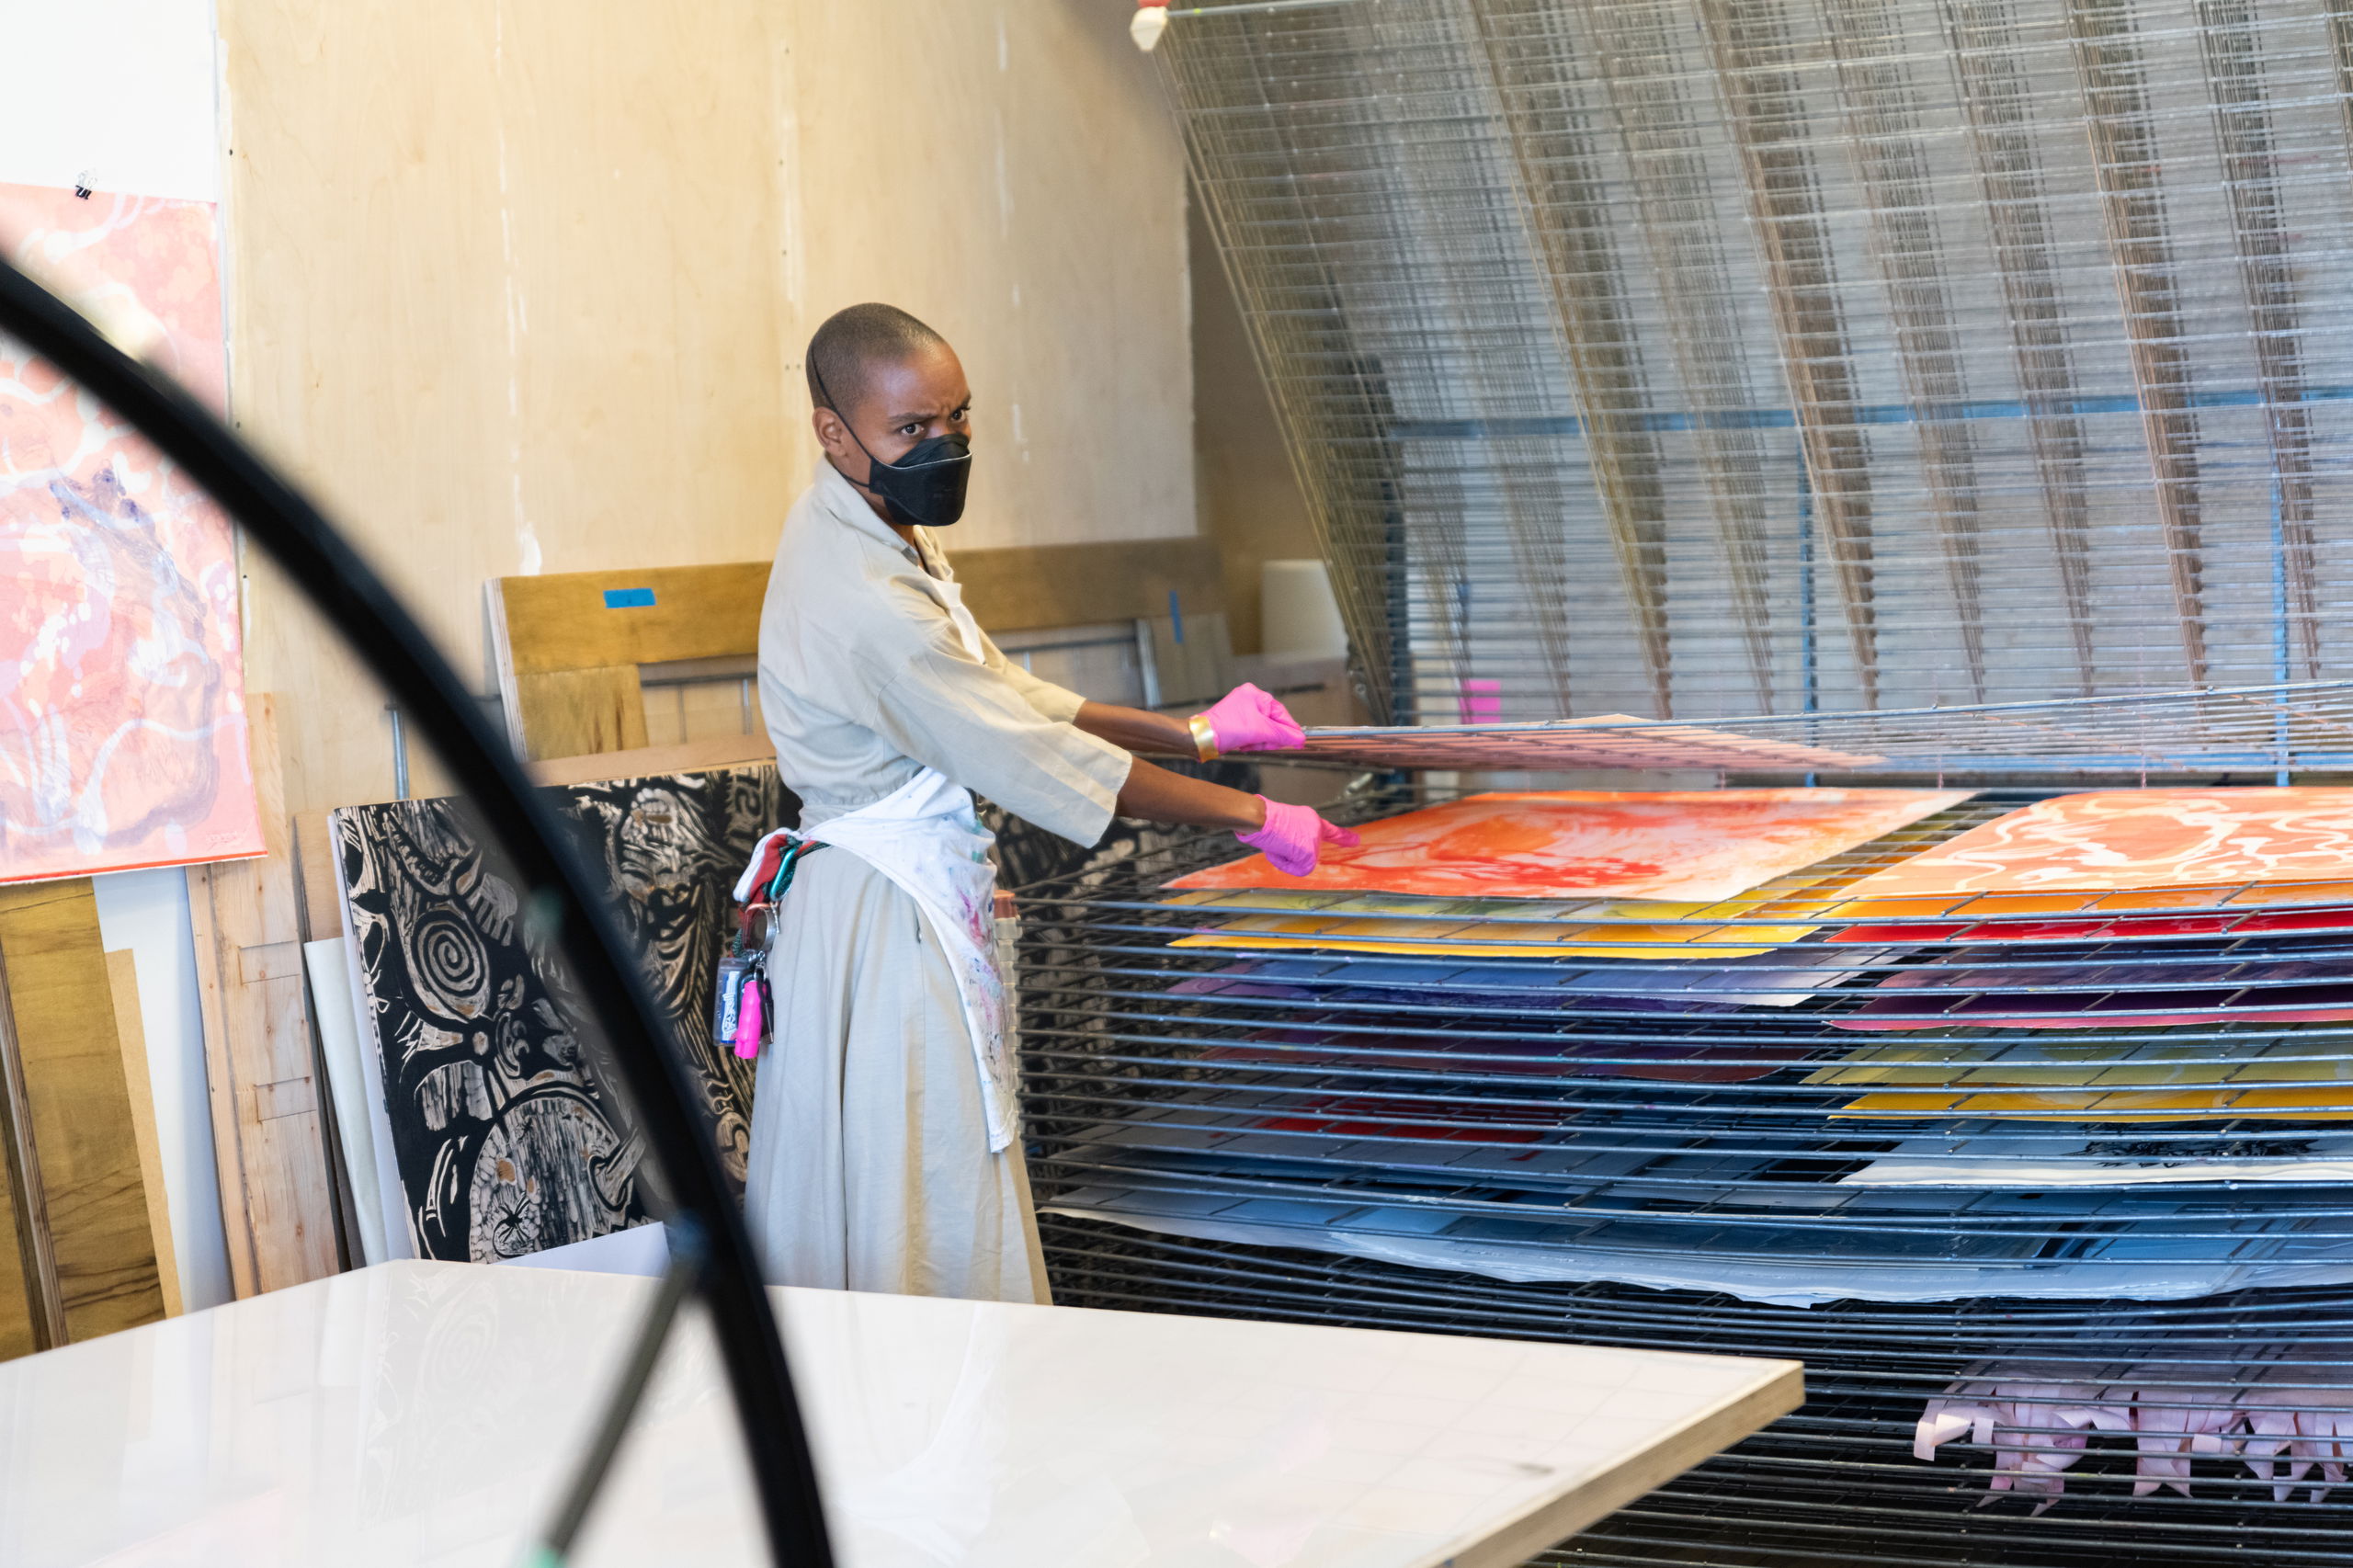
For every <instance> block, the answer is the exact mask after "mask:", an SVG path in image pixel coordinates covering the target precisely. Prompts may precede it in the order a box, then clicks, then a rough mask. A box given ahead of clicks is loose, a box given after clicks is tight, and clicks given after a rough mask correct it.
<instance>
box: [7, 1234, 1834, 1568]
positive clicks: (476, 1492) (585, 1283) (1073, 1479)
mask: <svg viewBox="0 0 2353 1568" xmlns="http://www.w3.org/2000/svg"><path fill="white" fill-rule="evenodd" d="M652 1289H653V1282H652V1281H650V1280H645V1279H631V1278H616V1277H613V1276H608V1275H595V1274H574V1273H565V1272H561V1271H555V1270H540V1269H506V1268H484V1267H473V1266H472V1265H467V1264H446V1263H395V1264H387V1265H384V1266H382V1267H376V1268H369V1269H364V1270H361V1271H359V1272H358V1273H353V1274H346V1275H343V1276H340V1277H338V1278H333V1279H325V1280H320V1281H318V1282H316V1283H314V1284H311V1285H305V1286H301V1287H299V1288H297V1289H294V1290H281V1291H278V1292H276V1293H275V1294H272V1295H267V1296H262V1297H258V1298H256V1299H255V1300H252V1301H242V1302H239V1303H237V1304H235V1305H233V1306H229V1307H223V1308H220V1309H217V1310H215V1311H212V1312H199V1313H195V1314H192V1315H190V1316H188V1317H183V1318H177V1319H174V1320H173V1321H171V1322H169V1323H164V1324H154V1325H153V1326H151V1327H147V1328H142V1329H134V1330H131V1332H128V1333H124V1334H118V1335H111V1336H109V1337H108V1338H104V1339H98V1340H94V1341H92V1342H91V1343H89V1344H87V1345H77V1346H69V1347H67V1348H65V1349H63V1350H57V1351H51V1352H50V1353H49V1354H46V1355H41V1356H35V1357H29V1358H25V1359H22V1360H18V1361H14V1362H9V1363H6V1364H5V1365H0V1564H5V1565H6V1568H67V1565H74V1568H81V1565H85V1564H88V1565H97V1564H105V1565H106V1568H133V1565H137V1568H161V1565H165V1564H171V1565H175V1568H176V1565H180V1564H199V1563H201V1564H215V1563H218V1564H232V1563H233V1564H237V1565H239V1568H273V1565H278V1564H283V1565H285V1568H296V1565H301V1568H362V1565H373V1564H385V1565H388V1568H389V1565H392V1564H400V1565H403V1568H409V1565H418V1564H437V1565H438V1564H468V1565H473V1564H481V1565H483V1568H511V1565H512V1564H513V1563H515V1562H516V1561H517V1556H518V1554H519V1552H520V1551H521V1549H522V1547H523V1545H524V1543H525V1541H526V1540H527V1539H528V1538H529V1535H530V1533H531V1530H532V1528H533V1527H534V1525H535V1524H536V1523H537V1522H538V1521H539V1520H540V1517H541V1516H542V1515H543V1513H544V1511H545V1510H546V1508H547V1507H548V1506H549V1503H550V1500H551V1498H552V1497H553V1495H554V1494H555V1493H556V1491H557V1489H558V1487H559V1486H560V1484H561V1483H562V1479H563V1474H564V1472H565V1471H566V1470H567V1468H568V1466H569V1464H570V1462H571V1460H573V1458H574V1455H575V1453H576V1452H577V1451H578V1449H579V1447H580V1445H581V1442H582V1440H583V1437H584V1429H585V1423H586V1422H587V1421H588V1419H589V1418H590V1416H591V1413H592V1412H593V1410H594V1409H595V1408H596V1406H597V1403H598V1402H599V1400H600V1398H601V1396H602V1394H603V1392H604V1391H605V1389H606V1387H607V1385H608V1380H609V1379H610V1377H611V1376H612V1373H613V1370H614V1366H615V1361H616V1358H617V1355H618V1352H619V1349H620V1345H621V1343H622V1342H623V1340H624V1338H625V1337H626V1335H627V1334H628V1333H629V1331H630V1330H631V1327H632V1326H633V1324H635V1321H636V1318H637V1315H638V1313H639V1312H640V1311H642V1303H643V1301H645V1300H646V1297H647V1294H648V1292H649V1291H650V1290H652ZM776 1295H777V1298H778V1300H779V1302H780V1305H781V1310H782V1313H783V1317H784V1321H785V1324H786V1336H787V1339H788V1341H789V1343H790V1346H791V1349H792V1354H793V1366H794V1372H795V1375H796V1378H797V1379H798V1381H799V1383H800V1387H801V1398H802V1401H803V1403H804V1405H805V1406H806V1408H807V1411H808V1414H809V1416H810V1424H811V1426H812V1429H813V1433H814V1437H815V1442H816V1446H817V1451H818V1461H819V1467H820V1470H821V1471H822V1473H823V1474H824V1480H825V1485H826V1492H827V1498H828V1508H829V1513H830V1517H831V1519H832V1522H833V1528H834V1532H835V1536H834V1539H835V1551H836V1553H837V1555H838V1557H839V1559H840V1561H841V1562H843V1563H844V1564H846V1565H847V1568H915V1565H946V1564H956V1565H959V1568H1146V1565H1149V1568H1174V1565H1183V1568H1420V1565H1425V1564H1427V1565H1432V1568H1435V1565H1438V1564H1452V1565H1454V1568H1483V1565H1486V1564H1507V1563H1514V1562H1520V1561H1522V1560H1523V1559H1525V1558H1526V1557H1527V1556H1529V1554H1530V1553H1532V1552H1534V1551H1539V1550H1541V1549H1542V1548H1543V1547H1545V1546H1547V1545H1549V1544H1551V1543H1552V1541H1554V1540H1558V1539H1560V1538H1562V1537H1564V1536H1567V1535H1570V1534H1572V1533H1574V1531H1575V1530H1577V1529H1579V1528H1583V1527H1584V1526H1586V1525H1587V1524H1590V1523H1591V1522H1593V1521H1594V1520H1595V1519H1597V1518H1598V1517H1601V1516H1602V1515H1604V1514H1607V1513H1608V1512H1609V1511H1610V1510H1611V1509H1613V1508H1616V1507H1618V1506H1621V1505H1622V1504H1624V1503H1626V1502H1628V1501H1630V1500H1631V1499H1632V1498H1634V1497H1636V1496H1639V1495H1640V1494H1643V1492H1645V1491H1647V1490H1649V1489H1650V1488H1652V1487H1654V1486H1655V1485H1657V1484H1659V1483H1661V1482H1663V1481H1665V1480H1666V1479H1668V1478H1669V1477H1671V1476H1673V1475H1675V1474H1676V1473H1677V1472H1678V1471H1682V1470H1684V1469H1686V1468H1688V1467H1689V1466H1690V1465H1692V1464H1695V1463H1697V1462H1698V1461H1699V1460H1702V1459H1705V1458H1706V1457H1707V1456H1709V1455H1710V1454H1712V1453H1714V1452H1716V1451H1717V1450H1719V1449H1722V1448H1724V1447H1725V1446H1727V1445H1729V1444H1731V1443H1732V1442H1733V1441H1735V1440H1737V1439H1738V1438H1739V1437H1742V1436H1743V1435H1745V1434H1746V1433H1748V1432H1750V1431H1753V1430H1755V1429H1756V1427H1758V1426H1762V1425H1764V1424H1765V1423H1766V1422H1768V1421H1770V1420H1771V1419H1773V1418H1774V1417H1775V1416H1777V1415H1780V1414H1782V1413H1783V1412H1785V1411H1787V1410H1790V1409H1791V1408H1793V1407H1794V1406H1795V1405H1796V1404H1797V1403H1798V1402H1799V1400H1800V1399H1801V1397H1802V1393H1801V1386H1800V1385H1801V1369H1800V1368H1799V1367H1798V1365H1797V1364H1796V1363H1795V1362H1791V1361H1767V1360H1748V1359H1735V1358H1728V1357H1716V1356H1682V1355H1672V1354H1666V1353H1652V1352H1639V1351H1628V1350H1610V1349H1597V1348H1592V1347H1587V1346H1562V1345H1540V1344H1531V1343H1526V1342H1521V1341H1516V1340H1500V1339H1467V1338H1453V1337H1448V1336H1440V1335H1415V1334H1392V1333H1382V1332H1376V1331H1372V1330H1367V1329H1343V1328H1316V1327H1302V1326H1297V1325H1291V1324H1258V1323H1244V1322H1237V1321H1232V1320H1226V1319H1216V1318H1193V1317H1176V1316H1170V1315H1162V1314H1158V1313H1147V1312H1086V1311H1075V1310H1071V1309H1062V1308H1049V1307H1017V1306H1004V1305H998V1304H995V1303H976V1302H971V1301H938V1300H928V1299H921V1298H914V1297H899V1296H866V1295H850V1294H846V1293H842V1292H836V1291H824V1290H779V1291H778V1292H776ZM681 1328H682V1332H681V1334H680V1335H679V1336H678V1337H677V1338H676V1339H675V1340H674V1341H673V1343H672V1346H671V1349H670V1353H669V1355H668V1357H667V1358H665V1363H664V1368H663V1370H662V1373H661V1374H660V1376H659V1377H658V1378H657V1380H656V1382H655V1384H654V1389H653V1391H652V1392H651V1394H650V1395H649V1399H648V1403H647V1405H646V1406H645V1408H644V1409H643V1411H642V1414H641V1415H640V1419H639V1424H638V1426H637V1427H636V1428H635V1430H634V1432H633V1434H632V1436H631V1439H630V1442H629V1445H628V1447H627V1448H626V1449H624V1450H623V1453H622V1457H621V1460H620V1464H619V1465H618V1466H617V1468H616V1471H615V1472H614V1475H613V1478H612V1480H611V1482H610V1483H609V1484H608V1489H607V1492H606V1494H605V1497H604V1499H603V1501H602V1503H601V1504H600V1505H599V1506H598V1511H597V1515H596V1516H595V1517H593V1518H592V1519H591V1521H590V1523H589V1527H588V1533H587V1539H586V1540H585V1541H584V1543H583V1550H582V1551H581V1552H580V1553H579V1555H578V1557H577V1559H576V1561H579V1562H585V1563H594V1564H612V1565H615V1568H618V1565H620V1564H624V1563H629V1564H646V1563H679V1564H691V1565H693V1568H731V1565H734V1564H745V1565H749V1564H755V1563H759V1562H764V1561H765V1557H764V1553H763V1548H762V1545H761V1539H760V1534H759V1530H758V1528H757V1524H756V1513H755V1510H754V1506H753V1504H752V1500H751V1494H750V1490H749V1486H748V1483H747V1481H746V1479H745V1471H744V1468H743V1462H742V1460H741V1457H740V1454H739V1451H738V1448H737V1445H736V1443H735V1441H734V1429H733V1411H732V1407H731V1405H730V1403H729V1402H728V1399H727V1395H726V1392H725V1389H724V1385H723V1383H722V1381H721V1380H720V1378H719V1377H718V1375H717V1369H716V1359H715V1356H714V1354H713V1350H712V1346H711V1341H710V1335H709V1333H708V1330H707V1328H706V1327H705V1326H704V1324H703V1322H702V1320H701V1318H700V1315H699V1313H692V1314H690V1315H689V1317H688V1321H686V1322H685V1323H684V1324H682V1325H681Z"/></svg>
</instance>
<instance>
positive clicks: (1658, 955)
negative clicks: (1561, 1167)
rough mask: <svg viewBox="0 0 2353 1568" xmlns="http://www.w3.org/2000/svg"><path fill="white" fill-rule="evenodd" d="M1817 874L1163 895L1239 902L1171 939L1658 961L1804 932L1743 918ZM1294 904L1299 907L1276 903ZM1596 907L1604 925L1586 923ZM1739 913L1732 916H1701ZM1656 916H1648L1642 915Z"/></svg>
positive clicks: (1747, 949) (1723, 954) (1713, 955)
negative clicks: (1403, 890) (1417, 891)
mask: <svg viewBox="0 0 2353 1568" xmlns="http://www.w3.org/2000/svg"><path fill="white" fill-rule="evenodd" d="M1820 881H1822V876H1821V873H1819V872H1814V871H1801V872H1798V873H1796V874H1794V875H1791V876H1787V877H1777V878H1775V879H1774V880H1773V881H1769V882H1768V883H1766V884H1765V885H1764V886H1762V887H1760V888H1756V889H1755V890H1753V891H1752V892H1745V893H1742V894H1740V895H1738V896H1736V897H1733V898H1723V899H1715V900H1711V901H1709V902H1706V903H1699V902H1693V901H1689V900H1685V901H1680V902H1677V901H1660V900H1642V901H1624V900H1621V901H1617V902H1608V901H1603V900H1596V899H1580V900H1560V901H1538V900H1531V899H1502V898H1465V899H1430V898H1415V897H1412V896H1410V895H1406V894H1399V893H1354V894H1347V893H1327V892H1285V891H1281V890H1255V891H1203V892H1188V893H1183V894H1179V895H1178V896H1177V897H1176V898H1173V899H1170V900H1168V901H1166V902H1168V903H1171V904H1182V905H1186V906H1188V907H1198V908H1203V909H1218V910H1227V909H1231V910H1246V911H1250V912H1251V913H1248V914H1244V915H1240V916H1239V917H1238V918H1235V919H1233V920H1229V921H1227V922H1226V923H1225V924H1223V925H1222V926H1218V927H1217V928H1216V929H1214V930H1211V931H1205V932H1201V933H1199V934H1198V935H1195V936H1190V937H1178V938H1177V939H1176V942H1175V943H1174V944H1172V945H1173V946H1176V947H1179V948H1239V949H1271V948H1321V949H1327V950H1331V951H1336V952H1357V953H1407V954H1411V953H1435V954H1444V955H1450V956H1457V957H1464V956H1476V957H1481V958H1630V959H1649V960H1662V961H1668V962H1677V961H1680V962H1688V961H1689V960H1693V959H1733V958H1749V957H1753V956H1755V955H1757V954H1760V953H1768V952H1771V951H1773V950H1774V949H1775V948H1776V947H1778V946H1779V945H1781V944H1783V943H1789V942H1800V941H1803V940H1804V939H1805V938H1806V937H1809V936H1811V935H1813V932H1814V930H1815V929H1816V927H1814V926H1767V925H1750V924H1747V922H1750V921H1759V920H1769V919H1771V918H1772V917H1773V916H1774V915H1778V914H1781V913H1784V912H1785V911H1784V909H1783V908H1782V907H1781V904H1782V903H1783V902H1784V901H1786V900H1788V899H1790V896H1791V895H1794V894H1796V893H1798V892H1801V891H1802V890H1803V889H1806V888H1810V887H1813V886H1814V885H1816V884H1817V883H1819V882H1820ZM1284 910H1296V911H1298V912H1299V913H1297V914H1286V913H1276V912H1278V911H1284ZM1595 916H1606V917H1607V918H1608V924H1595V923H1593V921H1594V917H1595ZM1712 920H1738V921H1741V922H1742V924H1740V925H1737V926H1711V925H1706V924H1702V922H1707V921H1712ZM1654 921H1655V922H1658V924H1655V925H1653V924H1648V923H1649V922H1654Z"/></svg>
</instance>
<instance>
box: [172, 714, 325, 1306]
mask: <svg viewBox="0 0 2353 1568" xmlns="http://www.w3.org/2000/svg"><path fill="white" fill-rule="evenodd" d="M250 712H251V716H252V721H253V723H252V729H253V737H254V742H253V744H254V781H255V785H256V793H257V794H258V796H259V798H260V802H261V820H262V836H263V840H264V842H265V843H266V844H267V846H268V853H267V855H266V856H264V857H263V858H260V859H257V860H239V861H232V862H229V863H226V864H223V865H219V866H199V867H197V868H196V869H192V870H190V871H189V872H188V914H189V917H190V919H191V921H192V923H193V925H194V927H195V933H196V947H197V992H198V997H199V1003H200V1006H201V1007H202V1010H203V1016H204V1058H205V1062H204V1064H205V1079H206V1083H207V1085H208V1089H209V1094H210V1101H211V1108H212V1141H213V1152H214V1159H215V1162H216V1164H217V1165H218V1168H219V1171H220V1177H221V1212H222V1227H223V1229H224V1231H225V1232H226V1234H227V1238H228V1244H229V1277H230V1282H231V1285H232V1286H233V1289H234V1290H235V1291H236V1293H237V1294H238V1295H239V1296H241V1297H242V1296H250V1295H253V1294H255V1293H256V1292H257V1291H262V1290H278V1289H279V1288H281V1287H283V1286H287V1285H299V1284H301V1283H303V1282H304V1281H306V1280H310V1279H316V1278H321V1277H322V1276H324V1275H328V1274H332V1273H335V1271H336V1270H337V1269H339V1268H340V1267H342V1262H343V1256H344V1255H343V1248H342V1243H341V1239H340V1235H339V1229H340V1220H339V1215H338V1208H339V1202H340V1200H339V1198H338V1194H337V1182H336V1178H335V1162H334V1158H333V1156H332V1155H331V1154H330V1153H329V1142H328V1139H329V1132H330V1127H329V1123H328V1121H327V1118H328V1115H329V1112H328V1110H327V1096H326V1094H325V1092H324V1080H323V1076H322V1074H321V1070H320V1067H319V1058H318V1050H317V1046H316V1042H315V1041H314V1040H313V1038H312V1033H311V1020H310V1012H309V1007H308V1002H307V995H306V993H305V990H304V985H303V978H302V934H303V933H302V921H301V906H300V903H299V900H298V898H297V895H296V870H295V863H294V857H293V847H292V834H291V828H290V823H289V820H288V816H287V811H286V791H285V784H284V779H283V774H282V770H281V768H280V767H279V763H278V714H277V703H276V701H275V699H273V698H272V697H271V696H269V695H267V694H264V695H258V696H256V697H254V698H252V699H250Z"/></svg>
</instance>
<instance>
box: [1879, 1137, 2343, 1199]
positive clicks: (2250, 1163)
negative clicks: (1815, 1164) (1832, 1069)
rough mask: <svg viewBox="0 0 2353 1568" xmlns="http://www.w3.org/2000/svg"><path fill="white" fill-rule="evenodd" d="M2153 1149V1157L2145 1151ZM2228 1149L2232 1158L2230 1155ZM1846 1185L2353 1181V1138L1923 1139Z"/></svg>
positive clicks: (1897, 1150) (1900, 1146)
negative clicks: (2140, 1141)
mask: <svg viewBox="0 0 2353 1568" xmlns="http://www.w3.org/2000/svg"><path fill="white" fill-rule="evenodd" d="M2143 1148H2146V1149H2147V1150H2148V1151H2149V1152H2146V1153H2143V1152H2142V1150H2143ZM2224 1151H2227V1153H2228V1156H2229V1157H2227V1158H2225V1157H2223V1152H2224ZM1838 1180H1839V1185H1841V1186H1843V1187H1994V1188H2001V1187H2016V1188H2021V1189H2025V1190H2029V1191H2040V1190H2044V1189H2046V1188H2050V1187H2135V1186H2140V1185H2143V1184H2148V1183H2158V1182H2163V1183H2167V1184H2172V1183H2178V1182H2193V1181H2199V1182H2204V1181H2285V1182H2335V1181H2343V1182H2353V1137H2322V1138H2265V1139H2257V1140H2233V1141H2230V1142H2223V1141H2220V1140H2208V1141H2203V1142H2201V1141H2199V1140H2196V1139H2187V1138H2185V1139H2179V1140H2175V1141H2173V1142H2170V1143H2165V1142H2153V1143H2151V1144H2149V1145H2145V1146H2144V1145H2138V1144H2128V1143H2120V1142H2118V1141H2117V1140H2115V1139H2112V1138H2110V1139H2102V1140H2100V1141H2099V1142H2083V1141H2081V1140H2068V1139H2063V1138H2055V1137H2044V1138H2040V1139H2033V1138H1920V1139H1915V1140H1913V1141H1912V1142H1905V1143H1899V1144H1897V1145H1896V1146H1895V1148H1894V1150H1893V1152H1892V1153H1887V1154H1883V1155H1881V1157H1880V1158H1878V1159H1876V1160H1874V1161H1872V1162H1871V1163H1870V1165H1866V1166H1864V1167H1863V1168H1862V1169H1861V1170H1859V1171H1850V1172H1848V1173H1847V1175H1846V1176H1841V1177H1839V1178H1838Z"/></svg>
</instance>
